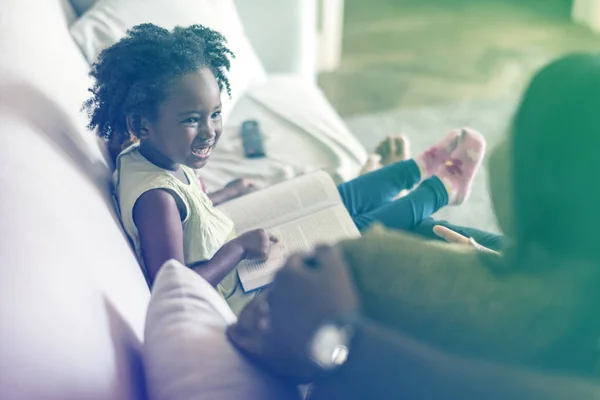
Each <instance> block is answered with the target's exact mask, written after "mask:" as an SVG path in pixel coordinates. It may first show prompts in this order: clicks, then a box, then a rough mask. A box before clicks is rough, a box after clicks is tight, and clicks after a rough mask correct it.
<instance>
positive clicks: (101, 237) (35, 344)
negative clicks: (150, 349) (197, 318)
mask: <svg viewBox="0 0 600 400" xmlns="http://www.w3.org/2000/svg"><path fill="white" fill-rule="evenodd" d="M29 106H30V107H31V108H32V109H36V110H37V113H38V114H40V115H41V113H42V112H43V111H42V110H44V109H45V111H46V112H47V113H48V115H52V116H54V118H52V119H46V120H37V121H35V124H34V123H31V122H30V121H25V120H23V119H22V118H20V117H19V116H16V115H6V114H3V113H2V112H0V171H1V172H0V187H2V191H3V195H2V196H0V221H2V222H1V226H2V227H1V228H0V230H1V232H0V235H1V236H2V239H1V240H0V254H1V256H0V355H1V356H0V398H2V399H123V400H125V399H141V398H144V391H143V389H144V386H143V384H142V380H143V373H142V370H141V363H142V361H141V347H142V339H143V329H144V320H145V315H146V309H147V304H148V301H149V298H150V293H149V290H148V286H147V284H146V281H145V279H144V276H143V274H142V272H141V270H140V267H139V265H138V263H137V260H136V257H135V256H134V255H133V252H132V251H131V249H130V247H129V245H128V242H127V240H126V239H125V237H124V235H123V232H122V231H121V229H120V226H119V223H118V220H117V219H116V216H115V214H114V211H113V209H112V207H111V204H110V198H109V197H108V196H107V193H106V192H103V191H101V190H99V189H100V188H99V185H100V184H101V182H99V180H100V178H101V177H100V176H98V175H97V173H98V168H97V167H98V166H97V165H95V161H94V160H93V159H86V158H85V152H81V151H79V150H78V147H77V143H74V142H71V140H70V138H71V136H69V135H68V134H66V133H65V132H64V131H63V129H65V130H67V129H68V124H67V123H64V124H63V127H62V128H60V127H59V126H58V125H59V124H58V122H59V119H60V118H61V116H60V113H58V112H57V111H56V110H55V109H54V108H52V107H51V106H49V105H48V104H44V103H43V102H42V101H41V100H40V101H39V102H33V101H30V103H29ZM44 130H46V131H44ZM100 169H101V168H100ZM107 179H108V176H105V177H104V185H105V186H106V185H107V183H108V181H107Z"/></svg>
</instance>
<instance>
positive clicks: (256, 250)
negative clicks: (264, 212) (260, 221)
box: [235, 229, 278, 261]
mask: <svg viewBox="0 0 600 400" xmlns="http://www.w3.org/2000/svg"><path fill="white" fill-rule="evenodd" d="M235 240H236V241H237V243H238V244H239V245H240V246H242V248H243V249H244V258H245V259H250V260H260V261H267V259H268V258H269V253H270V251H271V243H277V242H278V239H277V238H276V237H275V236H274V235H271V234H269V233H268V232H267V231H265V230H264V229H256V230H254V231H250V232H246V233H244V234H243V235H240V236H238V237H237V238H236V239H235Z"/></svg>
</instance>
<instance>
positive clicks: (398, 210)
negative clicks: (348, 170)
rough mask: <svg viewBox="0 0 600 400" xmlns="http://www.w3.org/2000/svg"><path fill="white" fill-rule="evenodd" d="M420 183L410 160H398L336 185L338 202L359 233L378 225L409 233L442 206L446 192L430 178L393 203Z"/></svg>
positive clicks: (416, 171)
mask: <svg viewBox="0 0 600 400" xmlns="http://www.w3.org/2000/svg"><path fill="white" fill-rule="evenodd" d="M420 180H421V172H420V171H419V167H418V166H417V164H416V163H415V162H414V161H413V160H408V161H400V162H397V163H393V164H390V165H388V166H386V167H383V168H380V169H378V170H375V171H373V172H370V173H368V174H365V175H361V176H359V177H358V178H356V179H353V180H351V181H349V182H345V183H342V184H341V185H339V186H338V190H339V192H340V196H341V197H342V201H343V203H344V205H345V206H346V209H347V210H348V213H350V216H351V217H352V220H353V221H354V223H355V224H356V226H357V228H358V229H359V230H361V231H362V230H364V229H366V228H368V227H369V226H370V225H371V224H372V223H373V222H380V223H381V224H383V225H385V226H386V227H388V228H391V229H399V230H412V229H413V228H414V227H415V226H416V225H418V224H419V223H420V222H421V221H423V219H425V218H427V217H428V216H430V215H431V214H433V213H434V212H436V211H437V210H439V209H440V208H442V207H443V206H445V205H446V204H448V193H447V192H446V188H445V187H444V184H443V183H442V181H440V179H439V178H437V177H435V176H433V177H431V178H429V179H426V180H425V181H423V182H422V183H421V184H420V185H419V186H418V187H417V188H416V189H415V190H413V191H412V192H410V193H409V194H408V195H406V196H404V197H401V198H399V199H396V200H394V198H395V197H396V196H397V195H398V193H400V191H402V190H405V189H412V188H413V187H414V186H415V185H416V184H417V183H418V182H420Z"/></svg>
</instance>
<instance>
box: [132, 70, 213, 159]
mask: <svg viewBox="0 0 600 400" xmlns="http://www.w3.org/2000/svg"><path fill="white" fill-rule="evenodd" d="M141 126H142V132H141V134H140V139H141V140H142V141H145V142H146V143H145V145H151V146H152V147H153V148H154V150H156V151H157V152H159V153H160V154H161V155H163V156H164V157H166V158H168V159H169V160H170V161H172V162H173V163H174V164H184V165H186V166H188V167H190V168H194V169H198V168H202V167H204V165H206V163H207V162H208V158H209V157H210V154H211V152H212V149H213V148H214V146H215V145H216V144H217V141H218V140H219V138H220V137H221V133H222V132H223V123H222V121H221V93H220V90H219V85H218V83H217V80H216V79H215V76H214V75H213V73H212V72H211V71H210V70H209V69H208V68H202V69H201V70H199V71H197V72H190V73H188V74H186V75H183V76H182V77H181V78H179V79H178V80H177V81H176V82H175V83H174V84H173V85H172V86H171V87H170V88H169V90H168V93H167V99H166V100H165V101H164V102H163V103H161V104H160V105H159V106H158V109H157V112H156V118H154V119H152V120H150V119H148V118H142V121H141Z"/></svg>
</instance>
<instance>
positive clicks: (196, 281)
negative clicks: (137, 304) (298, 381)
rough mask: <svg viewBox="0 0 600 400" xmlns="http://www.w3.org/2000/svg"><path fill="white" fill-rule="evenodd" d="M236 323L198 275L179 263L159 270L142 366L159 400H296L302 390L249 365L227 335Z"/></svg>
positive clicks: (172, 262) (169, 262)
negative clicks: (231, 325) (229, 326)
mask: <svg viewBox="0 0 600 400" xmlns="http://www.w3.org/2000/svg"><path fill="white" fill-rule="evenodd" d="M235 320H236V318H235V316H234V315H233V312H232V311H231V309H230V308H229V306H228V305H227V302H226V301H225V300H224V299H223V298H222V297H221V296H220V295H219V294H218V293H217V292H216V291H215V290H214V288H213V287H212V286H211V285H210V284H209V283H208V282H206V281H205V280H204V279H203V278H202V277H201V276H200V275H198V274H196V273H195V272H194V271H192V270H191V269H189V268H187V267H185V266H183V265H182V264H180V263H178V262H177V261H174V260H171V261H168V262H167V263H166V264H165V265H164V266H163V267H162V268H161V269H160V271H159V273H158V275H157V277H156V280H155V282H154V287H153V290H152V298H151V300H150V305H149V306H148V314H147V319H146V331H145V335H144V337H145V344H144V367H145V371H146V381H147V384H148V395H149V397H150V398H152V399H155V400H189V399H202V400H211V399H214V400H228V399H231V400H234V399H236V400H237V399H262V400H269V399H273V400H275V399H277V400H285V399H298V398H299V397H298V393H299V392H298V390H297V389H296V387H295V386H293V385H291V384H285V383H283V382H282V381H280V380H278V379H277V378H275V377H273V376H271V375H268V374H267V373H266V372H264V371H262V370H260V369H258V368H257V367H256V366H254V365H253V364H250V362H248V361H247V360H246V359H245V358H243V357H242V355H241V354H240V353H238V352H237V350H235V348H234V347H233V346H232V345H231V344H230V343H229V341H228V339H227V336H226V334H225V330H226V327H227V325H228V324H231V323H233V322H235Z"/></svg>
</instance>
